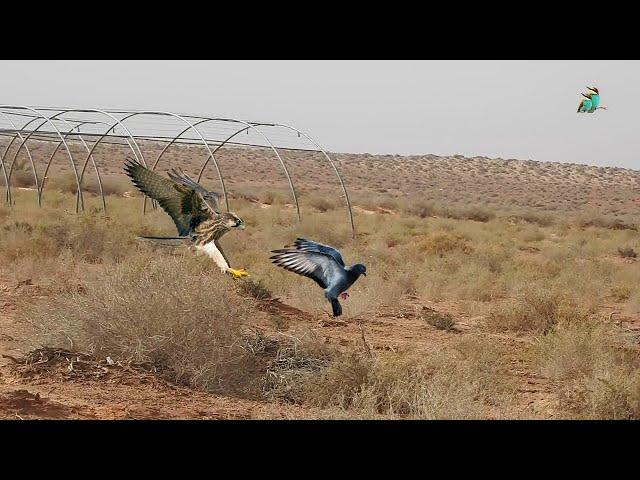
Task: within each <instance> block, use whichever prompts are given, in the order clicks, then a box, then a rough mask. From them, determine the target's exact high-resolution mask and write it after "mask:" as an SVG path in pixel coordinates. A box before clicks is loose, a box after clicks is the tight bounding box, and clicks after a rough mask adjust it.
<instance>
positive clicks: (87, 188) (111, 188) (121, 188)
mask: <svg viewBox="0 0 640 480" xmlns="http://www.w3.org/2000/svg"><path fill="white" fill-rule="evenodd" d="M101 183H102V192H103V193H104V194H105V195H122V194H123V193H124V192H126V191H129V190H134V189H132V187H131V184H130V183H127V182H126V181H124V180H121V181H117V180H114V179H111V178H104V177H103V178H101ZM49 189H54V190H58V191H60V192H62V193H70V194H73V195H75V194H76V192H77V190H78V185H77V183H76V177H75V175H74V174H73V173H67V174H64V175H59V176H56V177H51V178H50V179H48V180H47V182H46V184H45V190H49ZM82 193H83V194H86V193H90V194H93V195H99V194H100V184H99V183H98V180H97V178H95V177H93V176H89V175H85V176H84V177H83V179H82Z"/></svg>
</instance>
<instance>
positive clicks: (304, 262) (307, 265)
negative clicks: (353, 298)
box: [270, 238, 367, 317]
mask: <svg viewBox="0 0 640 480" xmlns="http://www.w3.org/2000/svg"><path fill="white" fill-rule="evenodd" d="M271 253H275V255H273V256H272V257H270V259H271V260H272V261H273V263H275V264H276V265H278V266H279V267H282V268H284V269H285V270H288V271H290V272H294V273H297V274H298V275H303V276H305V277H309V278H311V279H312V280H313V281H315V282H316V283H317V284H318V285H320V287H322V288H323V289H324V296H325V297H326V299H327V300H329V302H331V308H332V310H333V316H334V317H338V316H340V315H342V306H341V305H340V302H339V301H338V297H340V298H342V299H343V300H344V299H345V298H347V297H348V296H349V294H348V293H347V289H348V288H349V287H350V286H351V285H353V284H354V282H355V281H356V280H358V278H359V277H360V275H364V276H365V277H366V276H367V267H365V266H364V265H363V264H361V263H356V264H355V265H351V266H350V267H347V266H345V264H344V260H342V255H340V252H338V250H336V249H335V248H333V247H330V246H328V245H323V244H321V243H317V242H314V241H311V240H306V239H304V238H298V239H296V241H295V242H293V245H290V246H285V248H282V249H279V250H272V251H271Z"/></svg>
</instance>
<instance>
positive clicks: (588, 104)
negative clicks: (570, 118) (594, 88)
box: [577, 93, 593, 113]
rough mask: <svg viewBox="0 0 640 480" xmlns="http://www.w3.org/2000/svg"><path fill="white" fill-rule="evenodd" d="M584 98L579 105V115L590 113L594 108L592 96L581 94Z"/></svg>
mask: <svg viewBox="0 0 640 480" xmlns="http://www.w3.org/2000/svg"><path fill="white" fill-rule="evenodd" d="M581 95H582V96H583V97H584V98H581V99H580V104H579V105H578V112H577V113H585V112H589V111H590V110H591V108H592V107H593V102H592V101H591V94H590V93H589V94H586V93H581Z"/></svg>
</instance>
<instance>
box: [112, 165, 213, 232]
mask: <svg viewBox="0 0 640 480" xmlns="http://www.w3.org/2000/svg"><path fill="white" fill-rule="evenodd" d="M124 170H125V172H126V173H127V175H128V176H129V177H130V178H131V181H132V182H133V184H134V185H135V186H136V187H137V188H138V189H139V190H140V191H141V192H142V193H144V194H145V195H147V196H148V197H150V198H152V199H154V200H156V201H157V202H158V203H159V204H160V206H161V207H162V209H163V210H164V211H165V212H167V213H168V214H169V216H170V217H171V218H172V219H173V222H174V223H175V224H176V228H177V229H178V233H179V234H180V235H189V233H190V232H191V229H192V227H193V225H194V220H199V219H200V218H203V219H204V218H206V217H207V216H208V215H207V214H206V212H205V211H204V209H203V206H202V201H201V200H200V197H199V196H198V194H197V193H196V191H195V190H194V189H193V188H190V187H187V186H185V185H182V184H179V183H175V182H172V181H171V180H168V179H166V178H164V177H162V176H161V175H158V174H157V173H155V172H152V171H151V170H149V169H147V168H145V167H144V166H142V165H140V164H139V163H138V162H136V161H134V160H131V159H129V160H128V161H127V162H126V163H125V166H124Z"/></svg>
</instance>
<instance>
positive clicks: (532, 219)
mask: <svg viewBox="0 0 640 480" xmlns="http://www.w3.org/2000/svg"><path fill="white" fill-rule="evenodd" d="M510 218H511V219H513V220H516V221H517V220H522V221H524V222H527V223H531V224H533V225H538V226H539V227H550V226H551V225H553V224H554V223H555V219H554V217H553V216H552V215H550V214H548V213H540V212H534V211H526V212H521V213H517V214H514V215H511V216H510Z"/></svg>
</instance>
